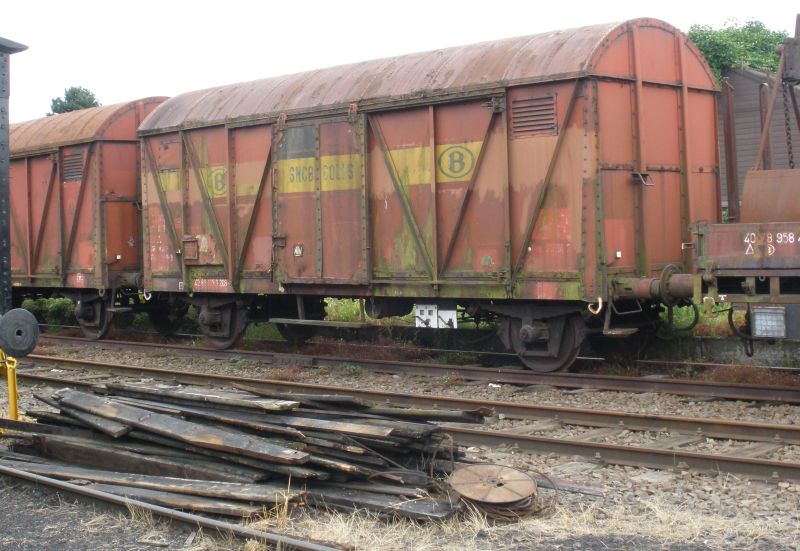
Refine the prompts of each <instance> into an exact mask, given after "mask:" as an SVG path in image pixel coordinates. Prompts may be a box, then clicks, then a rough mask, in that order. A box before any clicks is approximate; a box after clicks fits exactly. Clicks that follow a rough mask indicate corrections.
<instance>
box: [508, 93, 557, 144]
mask: <svg viewBox="0 0 800 551" xmlns="http://www.w3.org/2000/svg"><path fill="white" fill-rule="evenodd" d="M511 134H512V135H513V136H514V137H515V138H519V137H521V136H536V135H540V134H549V135H555V134H558V118H557V117H556V97H555V95H547V96H539V97H536V98H528V99H518V100H513V101H512V102H511Z"/></svg>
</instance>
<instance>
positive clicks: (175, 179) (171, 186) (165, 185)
mask: <svg viewBox="0 0 800 551" xmlns="http://www.w3.org/2000/svg"><path fill="white" fill-rule="evenodd" d="M157 185H160V186H161V189H163V190H164V191H178V190H180V189H181V177H180V171H179V170H159V171H158V182H157Z"/></svg>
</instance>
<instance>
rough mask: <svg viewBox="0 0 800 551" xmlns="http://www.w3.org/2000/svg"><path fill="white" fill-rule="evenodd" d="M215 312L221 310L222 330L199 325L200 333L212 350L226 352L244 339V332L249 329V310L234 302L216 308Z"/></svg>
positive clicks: (202, 324)
mask: <svg viewBox="0 0 800 551" xmlns="http://www.w3.org/2000/svg"><path fill="white" fill-rule="evenodd" d="M215 310H219V311H220V313H221V314H222V320H223V322H222V323H221V324H220V328H219V329H217V328H216V327H210V326H208V325H206V324H204V323H199V325H200V332H201V333H203V335H204V336H205V342H206V344H207V345H208V346H209V347H210V348H213V349H215V350H225V349H226V348H230V347H232V346H233V345H235V344H236V343H237V342H239V340H240V339H241V338H242V335H243V334H244V330H245V329H246V328H247V309H246V308H244V307H242V306H240V305H238V304H237V303H235V302H232V303H230V304H226V305H224V306H220V307H219V308H215ZM201 318H202V311H201ZM224 329H227V330H224ZM221 333H223V334H221Z"/></svg>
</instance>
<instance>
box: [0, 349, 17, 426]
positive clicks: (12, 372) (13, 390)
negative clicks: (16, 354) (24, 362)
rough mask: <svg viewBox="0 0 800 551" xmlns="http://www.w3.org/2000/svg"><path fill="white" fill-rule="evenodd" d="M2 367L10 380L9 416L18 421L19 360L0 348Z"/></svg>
mask: <svg viewBox="0 0 800 551" xmlns="http://www.w3.org/2000/svg"><path fill="white" fill-rule="evenodd" d="M0 368H2V371H3V372H4V373H5V376H6V380H7V381H8V418H9V419H13V420H14V421H16V420H18V419H19V410H18V408H17V401H18V400H19V395H18V394H17V360H16V358H12V357H11V356H6V353H5V352H4V351H3V349H2V348H0Z"/></svg>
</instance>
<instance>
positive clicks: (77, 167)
mask: <svg viewBox="0 0 800 551" xmlns="http://www.w3.org/2000/svg"><path fill="white" fill-rule="evenodd" d="M82 178H83V152H80V153H67V154H65V155H64V156H63V157H62V158H61V179H62V180H64V181H65V182H69V181H73V180H81V179H82Z"/></svg>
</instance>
